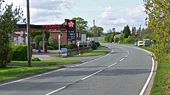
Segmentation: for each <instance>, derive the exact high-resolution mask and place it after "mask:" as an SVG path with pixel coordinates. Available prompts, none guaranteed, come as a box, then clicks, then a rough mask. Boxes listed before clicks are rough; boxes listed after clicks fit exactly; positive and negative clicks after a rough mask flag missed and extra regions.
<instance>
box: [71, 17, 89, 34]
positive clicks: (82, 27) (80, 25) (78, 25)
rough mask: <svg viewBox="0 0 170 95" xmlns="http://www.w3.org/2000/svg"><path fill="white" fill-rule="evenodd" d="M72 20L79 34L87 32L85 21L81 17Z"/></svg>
mask: <svg viewBox="0 0 170 95" xmlns="http://www.w3.org/2000/svg"><path fill="white" fill-rule="evenodd" d="M73 20H76V28H77V29H78V30H79V31H80V32H81V33H86V32H87V23H88V22H87V21H85V20H84V19H83V18H81V17H74V18H73Z"/></svg>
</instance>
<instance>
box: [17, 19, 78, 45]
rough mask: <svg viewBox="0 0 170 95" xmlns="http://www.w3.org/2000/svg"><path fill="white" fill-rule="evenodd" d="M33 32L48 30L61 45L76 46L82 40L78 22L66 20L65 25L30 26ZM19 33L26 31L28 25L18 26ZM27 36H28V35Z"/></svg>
mask: <svg viewBox="0 0 170 95" xmlns="http://www.w3.org/2000/svg"><path fill="white" fill-rule="evenodd" d="M30 28H31V30H48V31H49V32H50V37H51V38H53V39H56V40H59V35H60V42H61V45H68V44H76V43H77V41H78V40H80V36H81V35H80V32H78V31H77V29H76V21H75V20H69V19H65V22H64V23H63V24H53V25H33V24H32V25H30ZM17 31H21V32H22V31H26V24H18V25H17ZM26 36H27V35H26Z"/></svg>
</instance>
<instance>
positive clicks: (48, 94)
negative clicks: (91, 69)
mask: <svg viewBox="0 0 170 95" xmlns="http://www.w3.org/2000/svg"><path fill="white" fill-rule="evenodd" d="M117 64H118V62H115V63H114V64H111V65H109V66H107V67H106V68H104V69H101V70H98V71H97V72H95V73H92V74H90V75H88V76H86V77H84V78H81V79H80V80H77V81H76V82H74V83H71V84H69V85H66V86H63V87H61V88H59V89H57V90H54V91H52V92H50V93H47V94H45V95H52V94H54V93H56V92H59V91H61V90H64V89H65V88H67V87H68V86H70V85H73V84H75V83H77V82H79V81H83V80H86V79H88V78H90V77H92V76H94V75H97V74H98V73H100V72H103V71H104V70H106V69H108V68H110V67H113V66H114V65H117Z"/></svg>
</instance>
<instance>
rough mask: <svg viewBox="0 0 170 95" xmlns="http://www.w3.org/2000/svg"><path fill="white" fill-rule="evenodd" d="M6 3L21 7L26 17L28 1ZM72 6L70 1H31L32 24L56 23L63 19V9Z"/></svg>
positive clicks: (12, 0) (9, 1)
mask: <svg viewBox="0 0 170 95" xmlns="http://www.w3.org/2000/svg"><path fill="white" fill-rule="evenodd" d="M6 3H8V4H10V3H13V4H14V6H21V8H22V9H23V11H24V14H25V16H24V17H26V0H8V1H6ZM71 5H72V1H70V0H69V1H68V0H41V1H39V0H30V14H31V23H38V24H41V23H54V22H56V20H59V19H60V18H61V17H62V14H63V13H62V9H63V8H65V7H67V8H71ZM60 23H62V22H60Z"/></svg>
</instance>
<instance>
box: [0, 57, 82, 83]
mask: <svg viewBox="0 0 170 95" xmlns="http://www.w3.org/2000/svg"><path fill="white" fill-rule="evenodd" d="M76 63H80V61H79V60H50V61H33V62H32V67H27V62H26V61H13V62H12V63H11V64H10V65H9V67H7V68H0V82H7V81H11V80H16V79H20V78H24V77H29V76H32V75H36V74H40V73H44V72H47V71H51V70H55V69H59V68H63V67H64V65H67V64H76Z"/></svg>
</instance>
